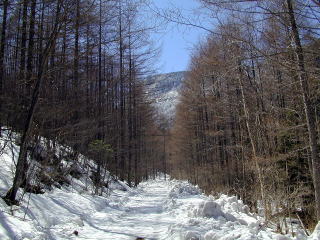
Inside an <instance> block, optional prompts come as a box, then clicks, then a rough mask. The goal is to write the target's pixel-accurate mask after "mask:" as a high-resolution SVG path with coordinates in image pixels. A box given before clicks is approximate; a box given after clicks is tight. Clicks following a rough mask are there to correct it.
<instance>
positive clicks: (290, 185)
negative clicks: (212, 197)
mask: <svg viewBox="0 0 320 240" xmlns="http://www.w3.org/2000/svg"><path fill="white" fill-rule="evenodd" d="M201 2H202V4H203V6H204V7H205V8H207V9H208V10H209V11H210V12H211V14H212V16H215V17H216V18H217V19H219V20H220V22H219V25H218V26H217V27H216V28H215V29H213V30H211V29H209V30H208V31H210V34H209V36H208V37H207V39H205V40H204V41H202V42H201V43H200V44H199V45H198V46H197V47H196V49H194V54H193V56H192V59H191V63H190V69H189V70H190V71H189V73H188V76H187V79H186V80H185V82H184V86H183V88H182V90H181V93H180V103H179V105H178V107H177V112H176V119H175V125H174V127H173V129H172V130H171V141H172V145H171V149H170V151H171V155H172V158H171V159H170V164H171V165H172V168H171V169H173V170H172V171H173V172H172V173H171V174H172V175H173V176H175V177H178V178H187V179H190V181H192V182H193V183H195V184H198V185H199V186H201V187H202V188H204V189H206V191H207V192H209V193H212V192H213V193H218V192H228V193H229V194H235V195H238V196H240V197H241V199H243V200H244V201H245V202H246V203H247V204H248V205H249V206H250V207H251V209H252V210H254V211H258V209H260V208H263V209H264V214H265V217H266V219H269V220H270V221H280V220H279V216H283V215H286V216H290V215H291V216H296V215H297V214H298V215H299V216H300V217H301V219H303V221H304V222H305V225H306V226H307V227H309V228H312V227H313V226H314V224H315V223H316V222H317V220H319V216H320V215H319V214H320V200H319V196H320V195H319V193H320V175H319V174H320V168H319V166H320V161H319V136H318V135H319V96H320V95H319V73H320V71H319V70H320V58H319V56H320V55H319V54H320V52H319V51H320V48H319V47H320V42H319V22H320V15H319V13H320V12H319V11H320V8H319V5H318V2H317V1H291V0H286V1H277V0H275V1H214V0H202V1H201ZM219 14H220V15H219ZM181 21H182V22H183V21H184V20H183V19H182V20H181ZM182 24H188V22H183V23H182ZM298 208H300V210H299V211H297V209H298ZM280 224H281V223H280V222H279V226H280Z"/></svg>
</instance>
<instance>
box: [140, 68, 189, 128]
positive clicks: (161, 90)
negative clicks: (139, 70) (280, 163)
mask: <svg viewBox="0 0 320 240" xmlns="http://www.w3.org/2000/svg"><path fill="white" fill-rule="evenodd" d="M185 75H186V72H185V71H183V72H172V73H166V74H158V75H154V76H150V77H148V78H147V79H146V81H147V86H148V93H149V95H150V97H151V99H152V100H153V101H154V104H155V106H156V108H157V109H158V111H159V113H160V114H162V115H164V117H166V118H167V119H168V120H169V124H170V125H171V124H172V122H173V118H174V115H175V108H176V105H177V103H178V96H179V90H180V88H181V85H182V82H183V80H184V78H185Z"/></svg>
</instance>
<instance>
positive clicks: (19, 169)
mask: <svg viewBox="0 0 320 240" xmlns="http://www.w3.org/2000/svg"><path fill="white" fill-rule="evenodd" d="M60 3H61V1H59V2H58V3H57V16H56V22H55V27H54V29H53V32H52V34H51V36H50V38H49V41H48V43H47V45H46V48H45V50H44V52H43V54H42V56H43V57H42V60H41V64H40V65H39V70H38V75H37V82H36V85H35V87H34V90H33V94H32V100H31V104H30V107H29V110H28V115H27V120H26V123H25V126H24V131H23V134H22V138H21V146H20V151H19V157H18V162H17V166H16V172H15V176H14V180H13V185H12V187H11V188H10V189H9V191H8V192H7V194H6V196H5V197H4V200H5V201H6V203H7V204H8V205H12V204H17V201H16V200H15V199H16V195H17V192H18V189H19V187H20V186H21V184H22V183H23V181H24V179H23V176H24V175H25V174H24V173H25V172H26V171H27V169H25V166H26V162H27V147H28V143H29V140H30V136H31V133H32V125H33V119H34V115H35V110H36V108H37V105H38V98H39V93H40V91H41V86H42V83H43V75H44V73H45V71H46V67H47V62H48V58H49V55H50V52H51V50H52V48H53V46H54V44H55V42H56V38H57V36H58V33H59V28H58V24H59V15H60Z"/></svg>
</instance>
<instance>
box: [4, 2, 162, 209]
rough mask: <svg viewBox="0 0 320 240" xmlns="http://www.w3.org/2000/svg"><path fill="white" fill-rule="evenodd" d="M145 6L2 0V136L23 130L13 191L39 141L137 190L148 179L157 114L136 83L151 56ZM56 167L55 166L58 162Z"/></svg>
mask: <svg viewBox="0 0 320 240" xmlns="http://www.w3.org/2000/svg"><path fill="white" fill-rule="evenodd" d="M141 4H142V1H130V0H111V1H102V0H98V1H97V0H13V1H8V0H3V1H1V19H2V20H1V41H0V99H1V101H0V134H1V133H2V132H3V131H4V130H6V128H10V129H12V130H13V131H15V132H18V133H20V140H19V145H20V152H19V158H18V161H17V163H16V171H15V177H14V182H13V186H12V188H11V189H10V190H8V193H7V195H6V196H5V199H6V201H7V202H8V203H15V198H16V193H17V190H18V188H19V187H21V186H24V185H25V181H26V173H27V171H28V167H29V166H28V165H29V163H28V160H27V156H28V155H29V154H30V149H32V148H33V147H35V146H36V145H37V144H38V143H39V141H40V140H39V139H41V138H43V137H44V138H45V139H46V141H47V146H48V149H50V152H52V154H51V155H52V156H53V155H55V152H57V151H58V144H59V145H60V146H61V145H66V146H70V147H71V148H72V149H73V151H74V154H73V156H72V158H73V160H74V161H77V158H78V156H79V154H84V155H86V156H89V157H91V158H93V159H94V160H95V162H96V164H97V169H96V172H97V176H96V177H97V178H96V179H95V181H96V182H97V183H99V182H100V180H101V179H100V178H101V174H100V172H102V171H103V170H106V169H108V170H109V171H110V172H111V173H112V174H113V175H114V176H116V177H118V178H119V179H121V180H126V181H127V182H128V184H129V185H130V186H131V185H136V184H138V183H139V182H140V181H141V180H142V179H145V178H148V177H149V176H150V175H151V173H153V174H154V173H155V172H156V170H155V168H156V167H157V166H155V165H153V166H152V165H151V163H150V162H149V158H150V156H155V158H156V154H155V152H156V149H157V148H159V147H158V145H159V144H158V142H159V140H157V138H153V137H152V136H153V135H155V134H156V133H155V131H156V128H157V127H156V126H155V124H154V118H155V114H154V110H153V108H152V106H151V103H150V100H149V98H148V96H147V95H146V91H145V86H144V83H143V81H142V79H143V78H144V75H145V74H146V72H147V71H149V64H150V59H152V58H153V56H154V54H155V50H154V49H152V48H151V45H150V42H149V41H148V39H149V37H148V34H149V30H150V26H147V25H146V24H144V23H143V21H142V20H141V18H140V16H139V7H140V6H141ZM55 164H56V165H59V161H56V162H55Z"/></svg>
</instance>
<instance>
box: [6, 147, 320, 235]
mask: <svg viewBox="0 0 320 240" xmlns="http://www.w3.org/2000/svg"><path fill="white" fill-rule="evenodd" d="M0 161H1V163H2V167H1V169H0V194H1V195H3V194H4V193H5V191H6V190H7V189H8V188H9V186H10V184H11V182H12V168H13V162H12V152H10V151H7V152H5V153H3V154H2V155H1V157H0ZM71 180H72V181H71V182H72V184H71V185H70V186H68V187H62V188H61V189H59V188H54V189H53V190H51V191H47V192H46V193H44V194H38V195H36V194H29V193H27V194H25V196H24V198H23V201H22V204H21V205H20V206H19V207H17V206H15V207H14V208H13V209H10V207H8V206H7V205H6V204H5V203H4V201H3V200H2V199H0V239H4V240H5V239H16V240H18V239H19V240H20V239H25V240H27V239H30V240H31V239H35V240H42V239H48V240H51V239H52V240H53V239H59V240H60V239H97V240H99V239H101V240H102V239H106V240H108V239H110V240H129V239H132V240H135V239H136V238H137V237H143V238H144V239H159V240H161V239H162V240H235V239H239V240H255V239H267V240H269V239H270V240H286V239H296V240H319V239H320V226H318V227H317V229H316V231H315V233H314V234H313V235H312V236H310V237H306V236H305V235H304V234H303V233H302V232H300V233H298V235H297V236H296V237H290V236H283V235H280V234H276V233H274V232H272V230H271V229H268V228H263V227H261V221H260V219H259V218H258V217H257V216H255V215H254V214H251V213H250V212H249V209H248V207H247V206H245V205H244V204H243V203H242V202H241V201H240V200H238V199H237V198H236V197H228V196H226V195H222V196H220V197H219V198H218V199H215V198H213V197H212V196H205V195H204V194H202V193H201V190H200V189H198V188H197V187H196V186H193V185H191V184H189V183H187V182H185V181H177V180H168V181H165V180H164V179H163V178H158V179H155V180H149V181H146V182H143V183H141V184H140V185H139V186H138V187H137V188H135V189H129V188H127V189H126V190H125V189H124V186H123V185H122V186H121V185H119V184H121V183H115V182H114V183H113V184H112V190H111V191H110V192H109V195H108V196H107V195H104V196H94V195H92V194H91V193H90V192H89V191H87V190H85V188H86V184H85V180H84V179H82V178H80V179H75V178H72V179H71ZM117 184H118V185H117ZM12 213H13V216H12V215H11V214H12Z"/></svg>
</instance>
